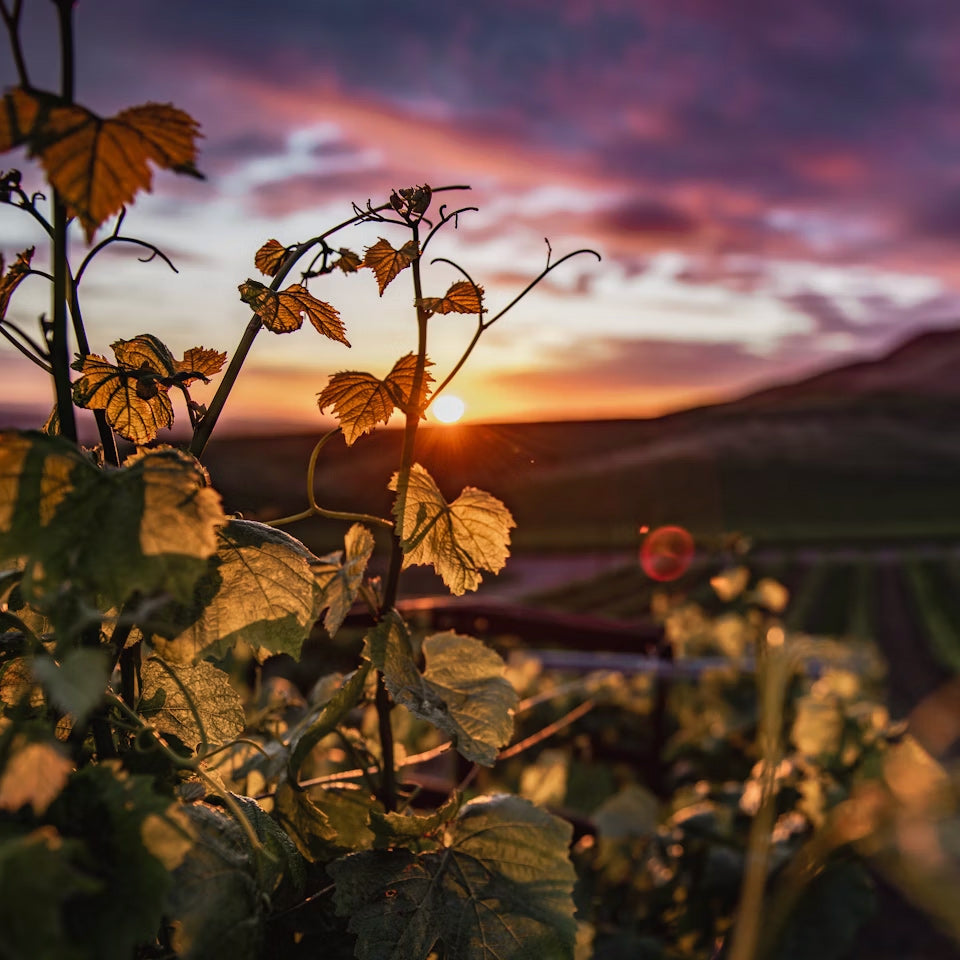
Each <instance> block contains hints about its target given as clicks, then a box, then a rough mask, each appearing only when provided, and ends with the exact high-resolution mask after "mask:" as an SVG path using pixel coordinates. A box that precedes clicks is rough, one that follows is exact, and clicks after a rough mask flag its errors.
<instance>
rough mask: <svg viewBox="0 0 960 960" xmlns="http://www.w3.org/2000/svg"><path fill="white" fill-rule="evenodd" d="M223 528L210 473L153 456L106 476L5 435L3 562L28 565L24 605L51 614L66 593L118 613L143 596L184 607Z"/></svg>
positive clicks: (42, 440) (27, 437)
mask: <svg viewBox="0 0 960 960" xmlns="http://www.w3.org/2000/svg"><path fill="white" fill-rule="evenodd" d="M223 523H224V516H223V511H222V509H221V507H220V497H219V495H218V494H216V493H215V492H214V491H213V490H211V489H210V488H209V487H208V486H207V481H206V476H205V474H204V472H203V470H202V468H201V467H200V466H199V465H198V464H197V462H196V461H195V460H194V459H193V458H192V457H188V456H187V455H186V454H183V453H180V452H179V451H177V450H173V449H170V448H164V449H159V450H150V451H147V452H145V453H143V454H140V455H138V456H136V457H133V458H131V459H129V460H128V461H127V462H126V464H125V465H124V466H123V467H122V468H120V469H109V468H108V469H100V468H98V467H97V466H95V465H94V464H93V463H92V462H91V461H90V460H88V459H87V458H86V457H85V456H84V455H83V454H82V453H81V452H80V451H79V450H78V449H77V448H76V447H75V446H74V445H73V444H72V443H70V442H68V441H66V440H63V439H62V438H60V437H50V436H47V435H45V434H41V433H35V432H24V433H18V432H5V433H0V561H2V560H3V559H7V558H9V559H14V558H17V557H23V558H24V559H25V567H24V579H23V583H22V586H21V589H22V592H23V597H24V599H25V600H26V601H27V602H28V603H31V604H33V605H34V606H37V607H38V608H40V609H41V610H42V611H43V610H44V608H43V606H42V605H43V604H44V603H47V602H53V601H54V600H55V599H56V597H57V596H58V595H59V594H60V592H61V591H62V590H63V589H69V590H70V591H73V592H76V593H79V594H80V595H82V596H84V597H85V598H87V599H88V600H90V601H94V602H99V603H103V604H105V605H106V606H104V607H102V608H101V609H106V608H107V607H109V606H119V605H120V604H122V603H123V602H124V601H125V600H126V599H127V598H128V597H129V596H130V595H131V594H132V593H133V592H134V591H139V592H141V593H142V594H144V595H145V596H151V595H153V594H155V593H158V592H160V593H169V594H170V595H171V596H173V597H174V598H175V599H177V600H179V601H180V602H182V603H186V602H188V601H189V600H190V599H191V598H192V595H193V587H194V584H195V583H196V581H197V580H198V578H199V577H200V576H201V575H202V574H203V573H204V572H205V571H206V569H207V566H208V564H207V561H208V559H209V558H210V557H211V556H212V555H213V553H214V552H215V551H216V548H217V528H218V527H220V526H221V525H222V524H223Z"/></svg>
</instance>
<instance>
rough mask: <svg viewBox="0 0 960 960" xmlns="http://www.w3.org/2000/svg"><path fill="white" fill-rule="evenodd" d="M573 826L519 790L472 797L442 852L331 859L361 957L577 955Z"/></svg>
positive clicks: (556, 958) (457, 959) (568, 958)
mask: <svg viewBox="0 0 960 960" xmlns="http://www.w3.org/2000/svg"><path fill="white" fill-rule="evenodd" d="M571 832H572V831H571V828H570V826H569V824H567V823H565V822H564V821H562V820H559V819H558V818H556V817H553V816H551V815H550V814H548V813H546V812H545V811H543V810H539V809H538V808H537V807H534V806H533V805H531V804H530V803H528V802H527V801H525V800H522V799H520V798H519V797H511V796H497V797H482V798H479V799H477V800H473V801H471V802H470V803H468V804H466V805H465V806H464V807H463V808H462V810H461V811H460V813H459V815H458V816H457V818H456V820H454V821H453V823H452V824H451V826H450V827H449V828H448V830H447V834H446V838H445V842H444V846H443V848H442V849H440V850H436V851H429V852H425V853H419V854H415V853H412V852H411V851H409V850H405V849H397V850H371V851H366V852H362V853H354V854H351V855H350V856H347V857H344V858H343V859H342V860H338V861H336V862H335V863H332V864H331V865H330V866H329V867H328V872H329V873H330V874H331V875H332V876H333V879H334V881H335V882H336V892H335V894H334V897H335V902H336V907H337V913H338V914H340V915H341V916H345V917H349V929H350V930H351V931H352V932H353V933H355V934H357V947H356V956H357V957H358V960H425V958H426V957H427V956H429V954H430V953H431V951H433V950H434V949H435V948H436V947H437V946H438V945H440V946H442V950H441V952H442V954H443V956H444V957H446V958H447V960H473V958H477V960H480V958H483V960H519V958H525V960H526V958H529V960H534V958H538V960H539V958H544V960H572V957H573V947H574V941H575V938H576V923H575V921H574V919H573V913H574V903H573V896H572V893H573V884H574V880H575V876H574V871H573V867H572V866H571V864H570V861H569V858H568V856H567V846H568V844H569V841H570V836H571Z"/></svg>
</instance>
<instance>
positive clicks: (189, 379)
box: [173, 347, 227, 387]
mask: <svg viewBox="0 0 960 960" xmlns="http://www.w3.org/2000/svg"><path fill="white" fill-rule="evenodd" d="M226 360H227V355H226V354H225V353H220V352H219V351H218V350H213V349H209V348H207V347H191V348H190V349H189V350H187V351H186V352H185V353H184V355H183V359H182V360H174V362H173V365H174V368H175V369H176V372H177V374H178V377H177V379H178V380H179V381H180V382H181V383H182V384H183V385H184V386H185V387H188V386H190V384H191V383H194V382H195V381H197V380H209V378H210V377H212V376H214V375H215V374H218V373H219V372H220V371H221V369H223V365H224V363H226Z"/></svg>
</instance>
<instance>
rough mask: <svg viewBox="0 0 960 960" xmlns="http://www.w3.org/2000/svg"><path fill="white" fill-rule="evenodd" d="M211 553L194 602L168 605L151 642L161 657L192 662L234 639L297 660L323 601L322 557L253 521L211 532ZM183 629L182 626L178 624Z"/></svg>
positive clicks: (219, 653) (223, 649) (224, 650)
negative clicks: (319, 573)
mask: <svg viewBox="0 0 960 960" xmlns="http://www.w3.org/2000/svg"><path fill="white" fill-rule="evenodd" d="M217 541H218V542H217V552H216V556H215V557H213V558H212V559H211V561H210V563H209V564H208V566H207V570H206V572H205V574H204V576H203V577H202V578H200V579H199V580H198V581H197V583H196V585H195V587H194V592H193V596H192V598H191V599H192V603H190V604H188V605H186V606H180V607H176V608H173V609H171V610H168V611H167V612H166V616H165V617H164V616H163V615H161V619H167V620H168V625H165V626H164V629H163V632H164V633H168V634H172V635H171V636H162V635H159V634H158V635H157V636H156V637H155V638H154V645H155V647H156V650H157V652H158V653H159V654H160V655H161V656H162V657H163V658H164V659H165V660H168V661H170V662H175V663H196V662H197V661H198V660H201V659H202V658H204V657H214V658H221V657H224V656H226V655H227V654H228V653H229V652H230V651H231V650H232V649H233V648H234V646H236V644H237V643H238V642H240V641H242V642H243V643H246V644H247V645H248V646H249V647H251V648H252V649H253V650H254V651H255V652H256V653H257V655H258V656H259V657H260V658H261V659H263V658H266V657H267V656H268V655H270V654H272V653H288V654H290V655H291V656H293V657H299V655H300V648H301V647H302V645H303V640H304V638H305V637H306V635H307V634H308V633H309V632H310V627H311V625H312V624H313V622H314V620H316V618H317V616H318V615H319V613H320V611H321V610H322V609H323V606H325V605H326V604H325V603H324V602H323V600H324V597H325V595H326V594H325V591H324V588H323V584H322V583H321V582H320V581H319V580H318V578H317V577H316V576H315V575H314V572H313V568H312V564H315V563H319V562H320V561H318V560H317V558H316V557H315V556H314V555H313V554H312V553H311V552H310V551H309V550H308V549H307V548H306V547H305V546H304V545H303V544H302V543H300V541H299V540H296V539H294V538H293V537H291V536H290V535H289V534H286V533H284V532H283V531H282V530H276V529H274V528H273V527H268V526H266V525H265V524H262V523H255V522H253V521H251V520H228V521H227V522H226V524H224V526H222V527H220V528H219V530H218V531H217ZM178 627H181V629H177V628H178Z"/></svg>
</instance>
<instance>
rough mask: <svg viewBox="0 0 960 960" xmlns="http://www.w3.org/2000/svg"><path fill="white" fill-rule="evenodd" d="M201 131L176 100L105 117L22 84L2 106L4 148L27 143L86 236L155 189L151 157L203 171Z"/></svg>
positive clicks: (0, 144)
mask: <svg viewBox="0 0 960 960" xmlns="http://www.w3.org/2000/svg"><path fill="white" fill-rule="evenodd" d="M198 135H199V127H198V124H197V123H196V121H195V120H194V119H193V118H192V117H191V116H190V115H189V114H187V113H184V112H183V111H182V110H178V109H177V108H176V107H174V106H172V105H170V104H162V103H147V104H143V105H142V106H138V107H131V108H129V109H127V110H123V111H121V112H120V113H118V114H116V116H113V117H109V118H106V119H104V118H102V117H99V116H97V115H96V114H95V113H93V112H91V111H90V110H87V109H86V108H85V107H81V106H78V105H75V104H64V103H62V102H61V101H60V100H59V99H58V98H56V97H54V96H52V95H51V94H49V93H44V92H42V91H33V90H30V91H28V90H24V89H23V88H21V87H18V88H15V89H14V90H12V91H10V92H9V93H7V94H6V96H5V97H4V102H3V105H2V108H0V151H4V150H9V149H11V148H12V147H15V146H19V145H20V144H26V146H27V149H28V151H29V153H30V156H32V157H37V158H39V160H40V164H41V166H42V167H43V169H44V170H45V171H46V174H47V178H48V179H49V181H50V183H51V184H52V185H53V187H54V188H55V189H56V190H57V192H58V194H59V195H60V197H61V198H62V199H63V201H64V203H65V204H66V205H67V210H68V212H69V213H70V215H71V216H75V217H77V218H78V219H79V220H80V222H81V224H82V225H83V229H84V232H85V234H86V238H87V241H88V242H89V241H90V240H91V239H92V237H93V234H94V233H95V232H96V230H97V228H98V227H99V226H100V225H101V224H102V223H103V222H104V221H105V220H106V219H107V218H108V217H110V216H111V215H113V214H115V213H117V212H118V211H119V210H120V209H121V208H122V207H124V206H126V205H127V204H129V203H131V202H132V201H133V199H134V198H135V197H136V195H137V193H138V192H139V191H140V190H149V189H150V185H151V181H152V174H151V171H150V167H149V166H148V162H150V161H152V162H153V163H154V164H156V165H157V166H158V167H161V168H165V169H168V170H174V171H176V172H177V173H189V174H192V175H194V176H199V174H198V173H197V171H196V169H195V168H194V163H195V161H196V139H197V137H198Z"/></svg>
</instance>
